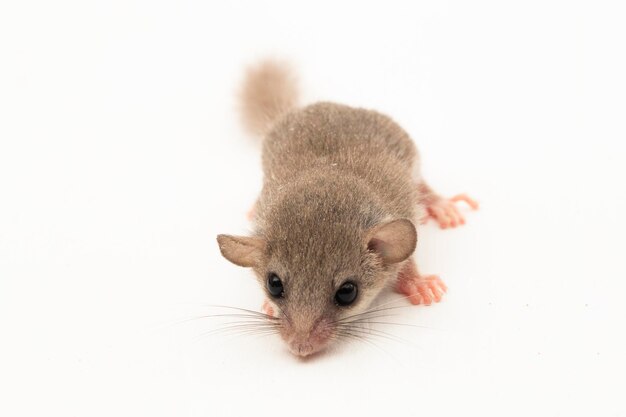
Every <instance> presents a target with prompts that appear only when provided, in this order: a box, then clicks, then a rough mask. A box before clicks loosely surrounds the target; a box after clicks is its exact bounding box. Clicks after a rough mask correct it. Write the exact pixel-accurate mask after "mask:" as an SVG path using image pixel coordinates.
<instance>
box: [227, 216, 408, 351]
mask: <svg viewBox="0 0 626 417" xmlns="http://www.w3.org/2000/svg"><path fill="white" fill-rule="evenodd" d="M319 220H320V219H319V218H313V217H306V216H304V217H301V218H300V219H299V221H298V222H294V223H293V224H292V225H291V226H290V227H281V228H274V229H273V230H271V231H270V233H268V234H267V235H266V236H254V237H244V236H230V235H219V236H218V238H217V240H218V243H219V246H220V250H221V252H222V255H223V256H224V257H225V258H226V259H228V260H229V261H231V262H232V263H234V264H236V265H239V266H243V267H252V268H253V269H254V271H255V273H256V275H257V279H258V281H259V283H260V285H261V287H262V288H263V290H264V291H265V293H266V295H267V298H268V299H269V301H270V303H271V304H272V305H273V306H274V307H275V308H274V309H273V310H274V311H275V312H276V313H277V314H276V316H277V318H278V320H276V322H277V326H278V329H279V332H280V334H281V336H282V338H283V339H284V340H285V342H286V343H287V345H288V346H289V349H290V350H291V352H292V353H294V354H295V355H298V356H308V355H310V354H313V353H316V352H318V351H321V350H323V349H324V348H325V347H327V346H328V345H329V343H330V342H331V341H332V340H334V339H339V338H341V337H342V336H348V334H347V330H345V329H346V327H345V324H346V323H348V322H349V321H350V320H351V317H352V316H354V315H357V314H359V313H362V312H363V311H364V310H366V309H367V307H368V306H369V305H370V303H371V302H372V300H373V299H374V298H375V297H376V296H377V295H378V294H379V293H380V291H381V290H382V289H383V288H384V286H385V285H386V283H387V282H389V280H390V279H391V278H393V277H394V276H395V274H396V273H397V270H398V268H397V266H398V264H399V263H400V262H402V261H404V260H405V259H407V258H408V257H409V256H411V254H412V253H413V251H414V250H415V245H416V241H417V233H416V230H415V227H414V225H413V223H412V222H411V221H410V220H407V219H395V220H390V221H386V222H381V223H380V224H377V225H375V226H373V227H370V228H368V229H362V228H359V227H355V225H354V224H352V223H351V222H334V221H330V222H329V221H328V218H326V220H327V221H326V222H324V226H323V227H320V226H319V225H320V223H319Z"/></svg>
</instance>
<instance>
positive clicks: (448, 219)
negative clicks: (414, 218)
mask: <svg viewBox="0 0 626 417" xmlns="http://www.w3.org/2000/svg"><path fill="white" fill-rule="evenodd" d="M418 189H419V191H420V201H421V203H422V204H424V206H425V207H426V213H427V215H426V216H425V217H424V218H423V219H422V223H426V222H427V221H428V219H431V218H432V219H434V220H435V221H436V222H437V223H439V227H441V228H442V229H447V228H448V227H457V226H460V225H463V224H465V218H464V217H463V215H462V214H461V212H460V211H459V209H458V207H457V206H456V204H455V203H457V202H459V201H464V202H465V203H466V204H467V205H468V206H470V207H471V208H472V210H478V203H477V202H476V201H475V200H474V199H472V198H470V197H469V196H468V195H467V194H458V195H456V196H454V197H452V198H443V197H441V196H439V195H437V194H436V193H435V192H434V191H433V190H432V189H431V188H430V187H429V186H428V185H427V184H426V183H424V182H421V183H419V184H418Z"/></svg>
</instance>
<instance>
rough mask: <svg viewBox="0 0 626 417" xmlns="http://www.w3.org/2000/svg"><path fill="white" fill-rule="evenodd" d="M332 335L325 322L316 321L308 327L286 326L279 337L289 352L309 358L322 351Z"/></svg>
mask: <svg viewBox="0 0 626 417" xmlns="http://www.w3.org/2000/svg"><path fill="white" fill-rule="evenodd" d="M331 334H332V329H331V327H330V326H329V324H328V322H327V321H326V320H317V321H315V322H314V323H312V324H311V325H309V326H302V325H300V326H298V327H296V326H293V325H290V326H286V327H284V328H283V331H282V332H281V336H282V337H283V339H284V340H285V342H287V345H288V346H289V350H290V351H291V353H293V354H294V355H296V356H302V357H304V356H309V355H312V354H313V353H316V352H319V351H321V350H323V349H324V348H325V347H326V346H327V344H328V342H329V341H330V337H331Z"/></svg>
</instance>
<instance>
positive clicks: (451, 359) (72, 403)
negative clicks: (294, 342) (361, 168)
mask: <svg viewBox="0 0 626 417" xmlns="http://www.w3.org/2000/svg"><path fill="white" fill-rule="evenodd" d="M220 3H221V4H218V2H209V1H191V0H186V1H170V2H166V1H143V2H141V1H128V0H123V1H102V2H82V1H76V2H70V1H56V2H43V1H41V2H35V1H3V2H2V3H1V5H0V48H1V49H0V54H1V55H0V60H1V63H0V415H2V416H7V417H9V416H11V417H13V416H44V415H45V416H133V417H134V416H228V415H252V416H262V415H272V416H275V415H298V416H299V415H304V416H309V415H310V416H326V415H427V416H444V415H450V416H452V415H482V416H516V415H533V416H573V415H585V416H586V415H594V416H625V415H626V405H625V403H624V389H625V388H624V387H625V379H626V377H625V375H626V360H625V352H626V341H625V337H624V333H625V330H624V329H625V328H626V326H625V317H626V306H625V304H626V284H625V282H626V267H625V263H626V259H625V255H624V252H625V245H624V240H625V238H626V221H625V219H626V197H625V193H624V179H625V178H626V168H625V166H624V161H625V158H626V152H625V147H624V141H625V140H626V134H625V129H624V116H625V115H626V101H625V97H626V82H625V78H626V77H625V74H626V60H625V57H624V53H625V49H624V48H625V46H624V45H625V40H626V31H625V30H624V21H625V15H624V13H623V10H621V9H620V7H619V3H620V2H617V1H616V2H613V3H607V2H595V1H588V2H585V1H544V0H542V1H532V0H531V1H520V2H510V1H496V0H494V1H485V0H479V1H463V0H449V1H420V2H409V1H406V2H390V1H386V2H379V3H370V2H363V1H354V2H341V3H340V2H308V3H307V4H304V3H302V4H301V3H297V2H293V1H292V2H287V1H284V2H247V3H244V2H220ZM265 56H277V57H282V58H286V59H288V60H290V61H292V62H293V63H294V64H295V66H296V67H297V68H298V69H299V73H300V76H301V80H302V89H303V92H304V96H305V98H306V100H305V102H311V101H314V100H319V99H325V100H334V101H339V102H343V103H347V104H351V105H358V106H364V107H370V108H376V109H378V110H380V111H383V112H385V113H387V114H389V115H391V116H392V117H394V118H395V119H396V120H397V121H398V122H399V123H400V124H401V125H402V126H403V127H404V128H405V129H406V130H407V131H409V132H410V134H411V135H412V136H413V138H414V139H415V141H416V143H417V144H418V147H419V148H420V150H421V152H422V156H423V161H424V173H425V176H426V178H427V179H428V180H429V181H430V182H431V184H432V185H433V186H434V187H435V188H436V189H437V190H439V191H440V192H441V193H443V194H447V195H452V194H454V193H457V192H468V193H470V194H471V195H473V196H474V197H476V198H477V199H478V200H479V201H480V202H481V204H482V209H481V211H479V212H477V213H468V218H467V220H468V223H467V225H466V226H465V227H463V228H462V229H458V230H453V231H442V230H439V229H438V228H436V227H435V226H434V225H433V224H430V225H428V226H426V227H423V228H421V229H420V234H421V235H420V236H421V237H420V244H419V248H418V253H419V256H418V257H419V260H420V264H421V268H422V270H424V271H425V272H428V273H438V274H440V275H441V276H442V278H443V279H444V280H445V281H446V282H447V284H448V286H449V287H450V291H449V294H448V295H447V296H446V297H445V300H444V301H443V302H442V303H440V304H438V305H435V306H431V307H412V306H408V304H406V303H403V302H402V301H401V300H397V299H396V300H395V301H394V296H393V295H388V296H386V297H385V300H384V302H388V301H392V302H394V303H395V304H394V305H406V306H407V307H406V308H401V309H398V310H396V312H397V313H396V316H395V317H392V318H389V319H388V320H390V321H393V322H395V323H406V324H413V325H417V326H424V327H419V328H418V327H411V326H396V325H378V326H376V327H375V328H376V329H378V330H381V331H385V332H388V333H390V334H392V335H394V336H397V337H401V338H402V339H405V340H406V342H399V341H393V340H389V339H384V338H376V337H372V338H371V339H370V342H371V343H374V344H375V346H374V345H372V344H371V343H367V342H363V343H359V342H353V343H350V344H348V345H344V346H340V347H338V348H337V349H335V350H333V351H332V352H329V353H327V354H325V355H322V356H319V357H316V358H314V359H312V360H309V361H304V362H303V361H300V360H297V359H296V358H294V357H292V356H290V355H289V354H288V352H287V350H286V348H285V347H284V345H283V344H282V342H281V341H280V340H279V339H278V338H277V337H261V338H259V337H245V336H241V337H232V336H229V335H224V334H221V335H220V334H210V335H204V336H202V334H203V333H205V332H207V331H210V330H211V329H215V328H219V327H220V326H222V325H224V322H223V321H219V320H217V319H210V318H209V319H200V320H194V321H189V322H184V323H181V322H180V320H181V319H184V318H190V317H194V316H199V315H203V314H211V313H216V312H217V311H216V310H215V309H212V308H210V307H207V305H210V304H220V305H230V306H238V307H244V308H252V309H258V308H259V307H260V304H261V301H262V298H261V291H260V290H259V288H258V287H257V284H256V283H255V282H254V280H253V278H252V275H251V272H250V271H247V270H244V269H240V268H237V267H235V266H233V265H231V264H229V263H228V262H227V261H225V260H224V259H222V258H221V257H220V256H219V252H218V248H217V245H216V242H215V235H216V234H218V233H234V234H236V233H246V231H248V230H249V228H250V225H249V224H248V223H247V221H246V219H245V213H246V211H247V210H248V208H249V207H250V205H251V204H252V202H253V201H254V199H255V196H256V194H257V192H258V191H259V188H260V184H261V171H260V164H259V149H258V145H257V144H256V143H255V141H254V140H252V138H249V137H248V136H247V135H246V134H245V133H244V132H243V131H242V130H241V128H240V125H239V120H238V114H237V112H236V100H235V97H236V94H235V93H236V90H237V88H238V85H239V82H240V80H241V75H242V72H243V69H244V68H245V66H246V65H247V64H250V63H253V62H255V61H256V60H258V59H260V58H261V57H265ZM312 261H314V260H312ZM396 297H397V296H396Z"/></svg>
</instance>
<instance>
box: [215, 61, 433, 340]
mask: <svg viewBox="0 0 626 417" xmlns="http://www.w3.org/2000/svg"><path fill="white" fill-rule="evenodd" d="M264 68H265V69H267V67H264ZM281 74H282V75H281ZM286 74H287V73H286V72H284V71H282V72H274V73H272V75H271V76H270V77H268V80H271V83H272V85H274V87H276V86H277V80H279V79H280V78H281V76H282V77H286ZM258 75H259V74H258V73H253V74H252V76H251V78H249V79H248V82H247V86H246V89H247V90H251V91H252V90H253V91H265V92H266V93H268V94H271V90H270V89H267V88H265V87H261V86H256V87H254V86H251V83H252V84H253V83H260V82H262V81H263V77H259V76H258ZM284 82H285V85H286V86H287V87H285V88H281V87H280V83H278V85H279V86H278V87H277V90H278V98H275V99H272V98H267V99H265V102H267V103H276V102H277V101H279V102H281V103H282V104H281V105H280V106H278V107H274V109H277V108H279V109H280V111H275V110H272V111H271V112H269V113H272V112H273V113H272V114H274V115H275V117H276V119H274V120H268V119H267V118H266V115H267V114H269V113H268V111H267V109H265V110H259V111H260V113H259V115H257V116H254V115H251V114H247V115H246V118H247V119H248V120H263V121H264V122H263V123H258V124H257V125H258V126H262V127H261V128H259V129H257V130H260V131H263V127H267V128H268V129H269V130H267V131H266V134H265V137H264V142H263V152H262V158H263V173H264V183H263V189H262V192H261V195H260V197H259V199H258V202H257V204H256V212H255V224H256V228H255V237H254V238H255V239H256V240H255V241H254V242H255V243H254V244H253V245H250V244H249V242H248V243H246V242H245V241H243V240H238V239H243V238H236V237H230V236H224V235H221V236H220V238H219V241H220V248H221V249H222V253H223V254H224V256H225V257H227V258H228V259H230V260H231V261H233V262H235V263H238V262H237V259H245V260H249V259H250V257H251V256H252V257H256V258H255V261H254V262H249V261H246V262H243V261H240V262H239V263H238V264H240V265H242V264H245V265H244V266H252V267H253V269H254V271H255V272H256V275H257V277H258V279H259V282H260V284H261V286H262V287H263V288H265V283H266V279H267V274H268V272H274V273H277V274H278V275H279V276H280V277H281V279H282V280H283V283H284V288H285V296H284V298H282V299H273V300H272V302H273V303H275V305H277V306H278V307H279V309H280V310H281V311H282V312H283V313H284V314H286V315H287V317H289V318H290V319H291V320H290V324H289V325H290V326H292V327H293V328H292V329H291V332H294V331H296V330H297V329H299V330H298V331H301V332H306V331H307V329H308V330H310V329H311V328H312V327H314V325H315V323H316V321H319V320H321V319H325V320H327V321H332V320H336V319H338V318H341V317H345V316H346V315H348V314H354V313H355V312H359V311H362V310H364V309H365V308H366V307H367V306H368V304H369V303H370V302H371V301H372V299H373V298H374V297H375V296H376V295H377V294H378V293H379V292H380V291H381V289H382V288H383V287H384V286H385V285H386V284H387V283H389V282H390V281H392V280H394V279H395V277H396V276H397V273H398V270H399V268H400V267H401V266H402V262H398V260H400V261H404V260H406V259H407V258H408V257H409V256H410V254H411V253H412V252H413V250H414V248H415V238H416V232H415V228H414V226H413V225H412V224H411V223H410V222H408V221H406V220H404V221H402V219H409V220H410V221H411V222H412V223H415V221H416V220H417V216H418V213H420V212H421V211H420V195H419V187H418V186H417V184H416V176H415V173H416V172H418V167H417V166H416V164H417V163H418V158H417V151H416V148H415V146H414V144H413V142H412V141H411V139H410V138H409V136H408V135H407V133H406V132H405V131H404V130H403V129H402V128H401V127H400V126H399V125H398V124H396V123H395V122H394V121H393V120H391V119H390V118H389V117H387V116H384V115H382V114H380V113H378V112H375V111H372V110H365V109H358V108H352V107H348V106H344V105H339V104H334V103H317V104H312V105H309V106H306V107H303V108H291V110H290V111H286V103H295V97H293V100H288V99H285V96H284V92H285V91H287V90H289V89H290V88H291V87H290V86H289V83H290V82H291V81H290V78H284ZM255 100H256V101H255V102H256V103H261V102H262V101H263V100H259V98H258V96H256V97H255ZM255 106H256V104H255ZM253 107H254V106H248V107H247V108H248V109H252V108H253ZM268 126H269V127H268ZM394 221H395V222H394ZM388 225H391V226H388ZM385 228H387V230H386V231H385ZM390 231H392V232H393V235H392V234H391V233H390ZM376 242H378V243H380V242H382V245H383V247H382V249H381V247H380V246H378V245H377V244H376V245H375V244H374V243H376ZM385 245H386V246H385ZM259 248H261V249H259ZM394 251H395V252H394ZM383 252H384V253H383ZM251 254H252V255H251ZM394 256H395V258H394ZM390 259H393V262H386V260H387V261H389V260H390ZM347 279H351V280H354V281H356V282H357V284H358V286H359V297H360V299H359V300H358V301H357V303H355V304H354V305H353V306H350V307H338V306H337V305H335V303H334V294H335V292H336V290H337V288H338V287H339V286H340V285H341V284H342V283H343V282H345V281H346V280H347ZM294 328H297V329H296V330H294ZM283 336H284V335H283ZM286 340H287V338H286Z"/></svg>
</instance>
